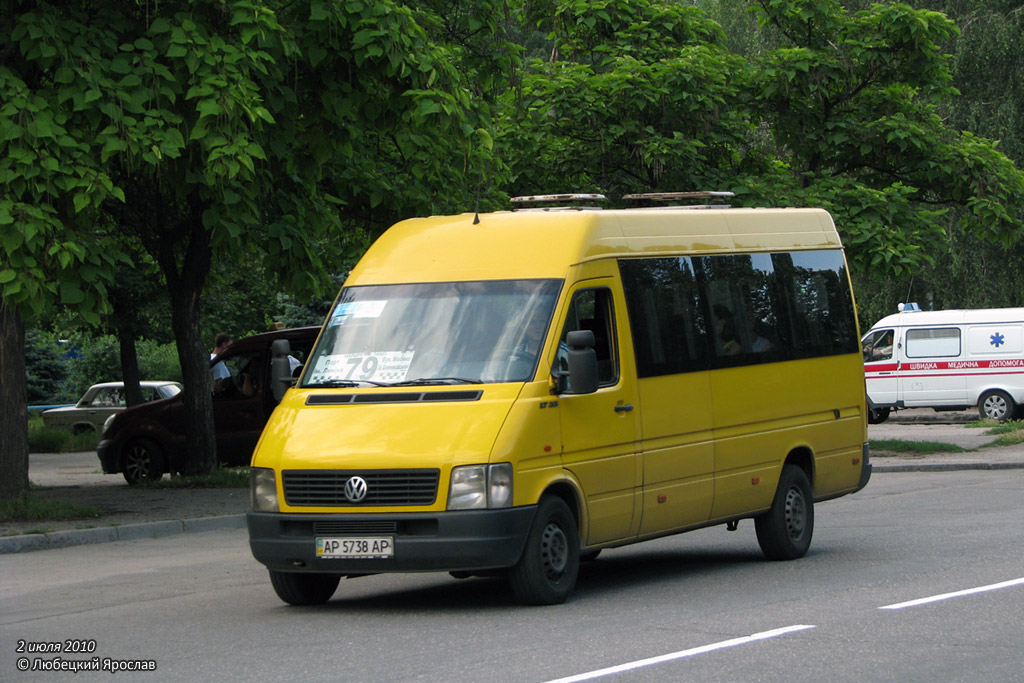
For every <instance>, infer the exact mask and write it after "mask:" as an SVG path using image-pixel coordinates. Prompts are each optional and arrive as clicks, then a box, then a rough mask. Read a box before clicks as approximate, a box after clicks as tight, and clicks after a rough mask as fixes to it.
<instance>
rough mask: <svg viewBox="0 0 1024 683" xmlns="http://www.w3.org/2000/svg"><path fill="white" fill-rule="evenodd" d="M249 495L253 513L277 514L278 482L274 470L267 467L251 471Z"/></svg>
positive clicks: (251, 469)
mask: <svg viewBox="0 0 1024 683" xmlns="http://www.w3.org/2000/svg"><path fill="white" fill-rule="evenodd" d="M249 495H250V497H251V498H252V509H253V512H277V511H278V507H277V480H276V478H275V477H274V470H268V469H267V468H265V467H252V468H250V469H249Z"/></svg>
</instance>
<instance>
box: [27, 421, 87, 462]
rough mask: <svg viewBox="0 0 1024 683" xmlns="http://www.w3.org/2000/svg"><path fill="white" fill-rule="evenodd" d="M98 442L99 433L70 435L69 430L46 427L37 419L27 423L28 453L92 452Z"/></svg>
mask: <svg viewBox="0 0 1024 683" xmlns="http://www.w3.org/2000/svg"><path fill="white" fill-rule="evenodd" d="M99 441H100V434H99V432H94V431H87V432H82V433H81V434H72V433H71V430H70V429H62V428H60V427H46V426H44V425H43V421H42V420H41V419H40V418H38V417H34V418H30V419H29V421H28V450H29V453H78V452H81V451H94V450H96V444H98V443H99Z"/></svg>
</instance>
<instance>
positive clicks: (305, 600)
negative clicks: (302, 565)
mask: <svg viewBox="0 0 1024 683" xmlns="http://www.w3.org/2000/svg"><path fill="white" fill-rule="evenodd" d="M339 581H341V576H340V575H338V574H307V573H304V572H303V573H300V572H276V571H274V570H273V569H271V570H270V583H271V585H273V586H274V592H275V593H277V597H279V598H281V599H282V600H284V601H285V602H287V603H288V604H289V605H322V604H323V603H325V602H327V601H328V600H330V599H331V596H332V595H334V591H335V590H337V588H338V582H339Z"/></svg>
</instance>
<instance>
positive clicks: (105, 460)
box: [96, 439, 121, 474]
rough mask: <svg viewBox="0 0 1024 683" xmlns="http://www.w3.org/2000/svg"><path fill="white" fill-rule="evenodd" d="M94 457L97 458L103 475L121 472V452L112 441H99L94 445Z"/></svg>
mask: <svg viewBox="0 0 1024 683" xmlns="http://www.w3.org/2000/svg"><path fill="white" fill-rule="evenodd" d="M96 455H97V456H99V459H100V467H102V469H103V473H104V474H117V473H118V472H120V471H121V457H120V455H121V452H120V449H119V448H118V446H117V442H116V441H114V440H113V439H103V440H102V441H100V442H99V443H98V444H97V445H96Z"/></svg>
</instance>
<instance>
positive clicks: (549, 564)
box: [509, 496, 580, 605]
mask: <svg viewBox="0 0 1024 683" xmlns="http://www.w3.org/2000/svg"><path fill="white" fill-rule="evenodd" d="M579 568H580V540H579V531H578V530H577V528H576V518H575V517H574V516H573V514H572V511H570V510H569V506H568V505H566V504H565V501H564V500H562V499H561V498H557V497H555V496H546V497H544V498H542V499H541V501H540V505H538V506H537V515H536V516H535V517H534V519H533V525H532V526H531V527H530V535H529V536H528V537H527V539H526V547H525V548H524V549H523V555H522V557H520V558H519V562H518V563H516V565H515V566H514V567H512V569H511V570H509V581H510V582H511V584H512V590H513V591H514V592H515V594H516V597H518V598H519V599H520V600H521V601H523V602H525V603H527V604H529V605H554V604H558V603H560V602H565V599H566V598H567V597H569V594H570V593H572V589H573V587H574V586H575V585H576V575H577V574H578V573H579Z"/></svg>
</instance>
